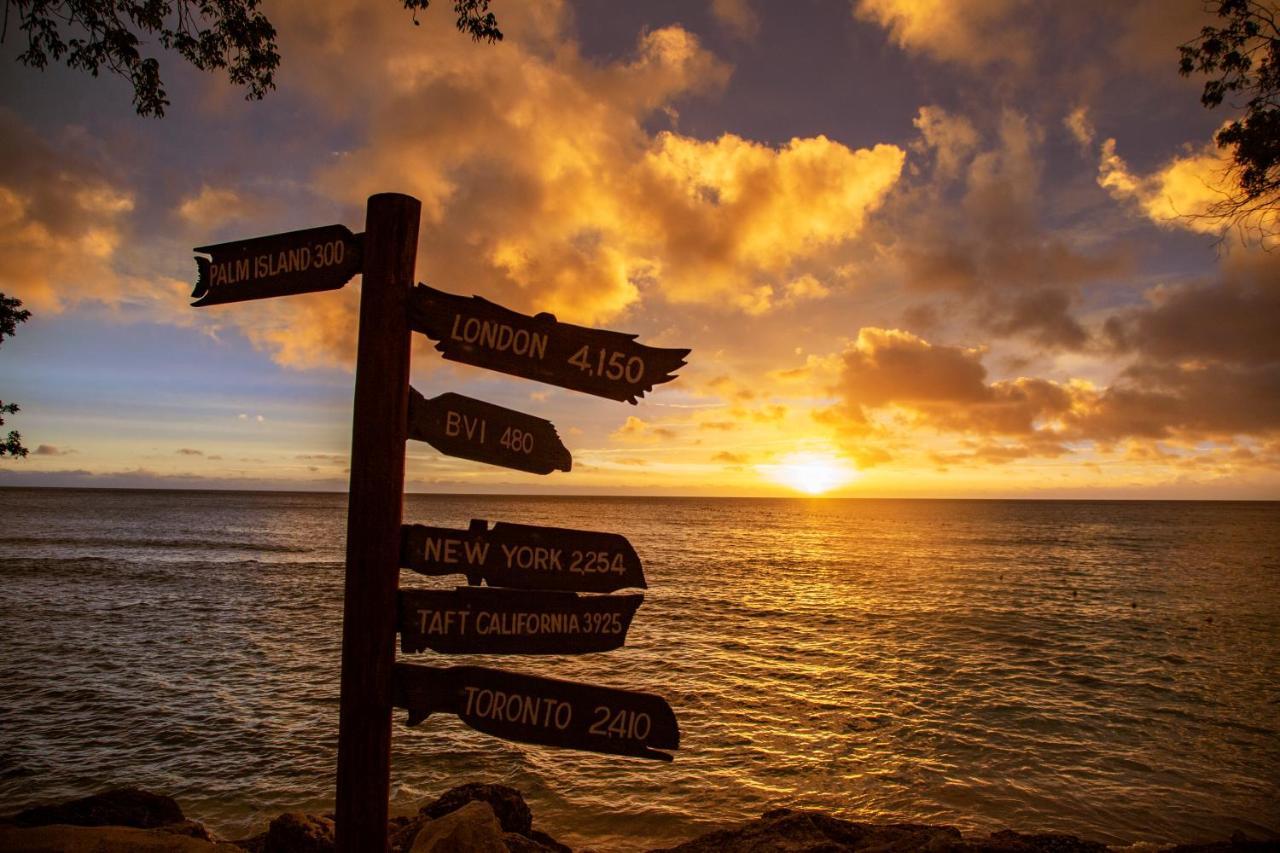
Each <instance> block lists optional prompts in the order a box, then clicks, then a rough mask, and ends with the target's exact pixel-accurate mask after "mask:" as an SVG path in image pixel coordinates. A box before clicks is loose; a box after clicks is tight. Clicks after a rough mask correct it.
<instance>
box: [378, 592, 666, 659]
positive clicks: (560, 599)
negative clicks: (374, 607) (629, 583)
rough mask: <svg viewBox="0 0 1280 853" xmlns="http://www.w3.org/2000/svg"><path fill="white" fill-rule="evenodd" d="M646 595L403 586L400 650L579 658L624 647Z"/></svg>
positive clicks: (401, 594) (408, 651) (401, 595)
mask: <svg viewBox="0 0 1280 853" xmlns="http://www.w3.org/2000/svg"><path fill="white" fill-rule="evenodd" d="M643 601H644V596H643V595H640V594H638V593H637V594H633V595H590V596H581V595H576V594H574V593H572V592H530V591H528V590H517V589H495V588H492V587H476V586H460V587H458V588H457V589H402V590H400V650H401V651H402V652H405V653H406V654H407V653H412V652H421V651H424V650H426V649H431V650H432V651H436V652H443V653H445V654H508V655H576V654H582V653H584V652H607V651H609V650H611V649H618V648H621V647H622V645H623V643H624V642H625V641H626V639H627V629H628V628H629V627H631V617H633V616H634V615H635V612H636V608H638V607H639V606H640V604H641V603H642V602H643Z"/></svg>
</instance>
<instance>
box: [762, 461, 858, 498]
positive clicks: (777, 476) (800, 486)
mask: <svg viewBox="0 0 1280 853" xmlns="http://www.w3.org/2000/svg"><path fill="white" fill-rule="evenodd" d="M759 470H760V473H761V474H763V475H765V476H766V477H768V478H769V479H770V480H773V481H774V482H777V483H781V484H783V485H784V486H788V487H790V488H792V489H795V490H796V491H798V492H804V493H806V494H810V495H820V494H823V493H825V492H830V491H831V490H833V489H838V488H840V487H841V486H845V485H848V484H849V483H851V482H853V481H854V480H856V479H857V478H858V472H857V471H856V470H854V469H853V468H851V467H850V466H849V465H848V463H846V462H844V461H843V460H841V459H838V458H837V457H835V456H834V455H833V454H831V453H830V452H813V451H803V452H800V453H791V454H788V455H787V456H784V457H783V458H782V459H781V460H780V461H779V462H778V463H777V464H773V465H761V466H759Z"/></svg>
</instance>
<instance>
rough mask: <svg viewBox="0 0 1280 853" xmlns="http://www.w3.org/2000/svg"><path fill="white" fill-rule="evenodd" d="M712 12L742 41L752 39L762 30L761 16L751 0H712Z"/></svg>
mask: <svg viewBox="0 0 1280 853" xmlns="http://www.w3.org/2000/svg"><path fill="white" fill-rule="evenodd" d="M711 14H712V15H714V16H715V18H716V20H717V21H719V22H720V23H721V24H723V25H724V26H725V27H726V28H727V29H728V30H729V32H730V33H731V34H732V35H733V36H734V37H735V38H737V39H740V40H742V41H752V40H754V39H755V37H756V35H758V34H759V32H760V16H759V15H757V14H756V11H755V9H753V8H752V6H751V2H750V0H711Z"/></svg>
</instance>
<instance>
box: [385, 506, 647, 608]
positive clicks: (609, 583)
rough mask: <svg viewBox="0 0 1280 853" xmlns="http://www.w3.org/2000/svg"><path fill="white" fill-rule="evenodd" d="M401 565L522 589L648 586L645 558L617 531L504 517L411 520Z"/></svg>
mask: <svg viewBox="0 0 1280 853" xmlns="http://www.w3.org/2000/svg"><path fill="white" fill-rule="evenodd" d="M400 530H401V537H400V565H401V566H403V567H404V568H406V569H412V570H413V571H415V572H418V573H419V574H423V575H451V574H455V573H461V574H464V575H466V576H467V579H468V581H470V582H471V583H479V582H480V581H481V580H482V579H483V580H484V581H485V582H486V583H488V584H489V585H490V586H505V587H513V588H518V589H549V590H567V591H572V592H613V591H615V590H619V589H626V588H627V587H643V586H644V585H645V582H644V570H643V569H642V568H641V566H640V558H639V556H637V555H636V551H635V549H634V548H632V547H631V543H630V542H628V541H627V540H626V537H624V536H620V535H619V534H617V533H596V532H594V531H590V530H567V529H565V528H561V527H532V526H529V525H525V524H510V523H508V522H505V521H500V522H498V523H497V524H495V525H494V526H493V529H492V530H489V529H488V524H487V522H484V521H481V520H478V519H475V520H472V522H471V527H470V529H468V530H454V529H452V528H448V527H425V526H423V525H421V524H406V525H403V526H402V527H401V528H400Z"/></svg>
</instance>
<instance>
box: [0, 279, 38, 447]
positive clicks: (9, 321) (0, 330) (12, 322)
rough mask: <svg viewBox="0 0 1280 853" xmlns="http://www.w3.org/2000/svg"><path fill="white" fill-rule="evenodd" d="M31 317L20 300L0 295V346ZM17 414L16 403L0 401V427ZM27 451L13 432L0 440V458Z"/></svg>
mask: <svg viewBox="0 0 1280 853" xmlns="http://www.w3.org/2000/svg"><path fill="white" fill-rule="evenodd" d="M30 316H31V312H30V311H25V310H23V308H22V300H21V299H10V298H8V297H6V296H5V295H4V294H3V293H0V344H2V343H4V339H5V337H6V336H7V337H13V333H14V331H15V330H16V329H17V328H18V324H19V323H25V322H26V320H27V318H28V317H30ZM17 412H18V404H17V403H6V402H4V401H2V400H0V426H4V416H5V415H13V414H17ZM26 455H27V449H26V448H25V447H23V446H22V436H21V435H19V434H18V433H17V432H16V431H15V430H9V437H8V438H5V439H0V456H26Z"/></svg>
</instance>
